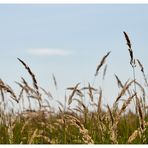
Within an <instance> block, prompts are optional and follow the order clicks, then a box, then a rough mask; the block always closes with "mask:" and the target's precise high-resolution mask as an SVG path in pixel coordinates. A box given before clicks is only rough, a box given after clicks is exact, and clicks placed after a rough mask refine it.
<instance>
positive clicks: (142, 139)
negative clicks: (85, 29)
mask: <svg viewBox="0 0 148 148" xmlns="http://www.w3.org/2000/svg"><path fill="white" fill-rule="evenodd" d="M124 36H125V41H126V42H127V47H128V52H129V57H130V60H129V64H130V65H131V69H130V70H131V71H133V76H132V77H133V78H132V80H127V81H126V82H125V83H123V82H122V81H121V80H120V79H119V78H118V76H117V75H115V79H116V80H117V85H118V87H119V93H118V96H116V97H115V99H114V103H113V104H112V105H108V104H106V106H105V108H104V107H103V103H102V102H103V97H102V93H103V90H102V89H101V88H99V89H98V88H94V86H93V84H90V83H88V85H86V86H84V87H82V88H80V83H78V84H76V85H75V86H73V87H68V88H67V91H68V92H69V95H67V96H65V102H58V104H59V106H58V110H57V109H55V108H54V107H53V106H51V103H50V101H51V100H52V99H55V98H53V96H52V93H50V92H49V91H47V90H45V89H44V88H42V87H40V86H39V85H38V81H37V79H36V77H35V74H34V73H33V72H32V70H31V68H30V67H29V66H28V65H27V64H26V62H24V61H22V60H21V59H19V58H18V60H19V62H20V64H22V66H23V67H24V68H25V69H26V71H27V72H28V73H29V75H30V77H31V79H32V85H30V84H29V83H28V82H27V81H26V80H25V78H23V77H22V78H21V81H20V82H16V84H17V85H18V86H19V88H20V92H19V93H16V92H15V91H14V90H13V88H12V87H11V86H9V85H8V84H6V83H5V82H4V81H3V80H2V79H0V143H1V144H145V143H148V128H147V127H148V113H147V108H148V106H147V102H146V98H147V94H146V89H148V82H147V78H146V75H145V71H144V66H143V65H142V64H141V62H140V60H139V59H136V58H135V57H134V54H133V50H132V47H131V41H130V39H129V37H128V35H127V33H126V32H124ZM109 55H110V52H108V53H107V54H106V55H105V56H104V57H103V58H102V59H101V60H100V63H99V64H98V66H97V68H96V72H95V76H94V79H96V78H97V76H99V71H100V69H103V68H104V69H103V78H104V77H105V74H106V69H107V66H106V65H105V63H106V61H107V59H108V57H109ZM135 69H138V70H140V71H141V74H142V76H143V80H144V84H140V83H139V82H138V81H137V79H136V72H135ZM53 81H54V84H55V87H57V82H56V78H55V76H54V75H53ZM84 100H85V101H84ZM86 100H87V101H86ZM73 102H75V105H71V104H72V103H73ZM86 102H87V103H86ZM88 102H89V103H88ZM132 103H133V104H134V105H131V104H132ZM88 104H89V105H88ZM119 104H120V105H119ZM130 107H132V108H130Z"/></svg>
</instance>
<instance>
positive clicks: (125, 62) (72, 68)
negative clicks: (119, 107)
mask: <svg viewBox="0 0 148 148" xmlns="http://www.w3.org/2000/svg"><path fill="white" fill-rule="evenodd" d="M147 17H148V5H147V4H55V5H54V4H32V5H31V4H30V5H27V4H22V5H21V4H7V5H4V4H0V53H1V54H0V78H1V79H2V80H4V81H5V82H7V83H8V84H10V85H11V86H12V87H13V88H15V89H17V86H16V84H15V81H20V80H21V77H24V78H26V79H27V80H28V81H30V82H31V79H30V77H29V75H28V73H27V71H26V70H25V69H24V67H23V66H22V65H21V63H19V61H18V60H17V58H20V59H22V60H23V61H25V62H26V63H27V64H28V65H29V67H30V68H31V69H32V71H33V72H34V73H35V75H36V78H37V80H38V83H39V85H40V86H42V87H44V88H46V89H49V90H51V92H54V93H55V97H57V98H58V99H59V100H62V99H63V96H64V95H65V90H66V88H67V87H70V86H74V85H76V83H78V82H80V83H81V87H83V86H84V85H87V84H88V82H90V83H91V84H92V82H93V80H94V74H95V70H96V68H97V65H98V64H99V62H100V60H101V59H102V57H103V56H104V55H105V54H106V53H107V52H109V51H111V54H110V55H109V57H108V58H107V61H106V63H107V64H108V68H107V74H106V77H105V80H102V74H101V73H99V75H98V76H97V78H96V81H95V85H96V87H98V88H99V87H102V88H103V90H104V104H106V103H111V102H113V101H114V100H115V98H114V97H115V96H117V95H118V90H117V84H116V80H115V77H114V74H117V75H118V77H119V78H121V80H123V82H125V81H126V80H127V79H128V78H132V69H131V66H130V64H129V61H130V58H129V53H128V49H127V46H126V41H125V38H124V35H123V31H126V32H127V33H128V35H129V37H130V39H131V42H132V47H133V51H134V55H135V57H136V58H139V59H140V60H141V62H142V63H143V65H145V71H146V72H147V70H148V68H147V67H146V65H147V55H148V32H147V26H148V19H147ZM52 74H54V75H55V77H56V80H57V83H58V90H57V91H55V88H54V83H53V80H52ZM146 74H147V73H146ZM146 76H147V75H146ZM137 78H138V79H139V81H141V82H143V81H142V80H143V79H142V76H141V75H140V73H139V72H137Z"/></svg>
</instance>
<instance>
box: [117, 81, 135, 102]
mask: <svg viewBox="0 0 148 148" xmlns="http://www.w3.org/2000/svg"><path fill="white" fill-rule="evenodd" d="M133 82H135V80H132V81H131V82H129V83H128V84H127V83H125V85H124V87H123V88H122V90H121V92H120V93H119V95H118V97H117V98H116V101H115V103H117V102H118V101H119V99H120V98H121V97H122V96H123V95H124V94H125V92H126V91H127V90H128V88H129V86H130V85H131V84H132V83H133Z"/></svg>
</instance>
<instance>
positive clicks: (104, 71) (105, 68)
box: [103, 64, 107, 80]
mask: <svg viewBox="0 0 148 148" xmlns="http://www.w3.org/2000/svg"><path fill="white" fill-rule="evenodd" d="M106 71H107V64H106V65H105V67H104V70H103V80H104V79H105V75H106Z"/></svg>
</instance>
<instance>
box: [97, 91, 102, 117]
mask: <svg viewBox="0 0 148 148" xmlns="http://www.w3.org/2000/svg"><path fill="white" fill-rule="evenodd" d="M101 104H102V89H101V88H100V92H99V100H98V109H97V112H98V113H99V114H100V113H101V111H102V108H101Z"/></svg>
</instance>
